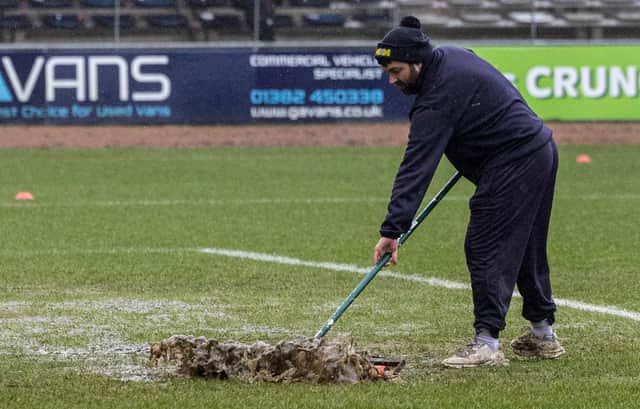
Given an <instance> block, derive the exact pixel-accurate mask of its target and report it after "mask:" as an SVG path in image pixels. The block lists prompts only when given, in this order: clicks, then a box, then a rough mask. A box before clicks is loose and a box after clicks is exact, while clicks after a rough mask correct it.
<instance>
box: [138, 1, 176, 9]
mask: <svg viewBox="0 0 640 409" xmlns="http://www.w3.org/2000/svg"><path fill="white" fill-rule="evenodd" d="M135 4H136V6H138V7H146V8H161V7H175V6H176V0H136V2H135Z"/></svg>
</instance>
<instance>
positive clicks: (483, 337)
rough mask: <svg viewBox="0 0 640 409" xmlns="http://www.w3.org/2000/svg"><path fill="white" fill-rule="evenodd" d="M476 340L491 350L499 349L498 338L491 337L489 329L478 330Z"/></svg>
mask: <svg viewBox="0 0 640 409" xmlns="http://www.w3.org/2000/svg"><path fill="white" fill-rule="evenodd" d="M476 341H477V342H478V343H480V344H487V345H488V346H489V348H491V350H492V351H497V350H498V349H500V340H499V339H498V338H494V337H492V336H491V334H490V333H489V331H486V330H480V332H478V334H477V335H476Z"/></svg>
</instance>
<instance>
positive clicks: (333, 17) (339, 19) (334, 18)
mask: <svg viewBox="0 0 640 409" xmlns="http://www.w3.org/2000/svg"><path fill="white" fill-rule="evenodd" d="M303 20H304V22H305V23H306V24H307V25H310V26H316V27H318V26H322V27H342V26H344V23H345V22H346V21H347V19H346V17H344V16H342V15H340V14H305V15H304V16H303Z"/></svg>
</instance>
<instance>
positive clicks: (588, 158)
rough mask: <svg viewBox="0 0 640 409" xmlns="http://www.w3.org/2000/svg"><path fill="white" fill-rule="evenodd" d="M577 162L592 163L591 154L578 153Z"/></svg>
mask: <svg viewBox="0 0 640 409" xmlns="http://www.w3.org/2000/svg"><path fill="white" fill-rule="evenodd" d="M576 162H578V163H591V156H589V155H585V154H582V155H578V156H576Z"/></svg>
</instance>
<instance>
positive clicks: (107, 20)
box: [91, 14, 136, 30]
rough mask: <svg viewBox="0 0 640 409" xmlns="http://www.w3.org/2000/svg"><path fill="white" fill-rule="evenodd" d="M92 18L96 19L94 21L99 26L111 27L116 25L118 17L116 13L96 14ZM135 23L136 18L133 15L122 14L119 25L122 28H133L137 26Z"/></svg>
mask: <svg viewBox="0 0 640 409" xmlns="http://www.w3.org/2000/svg"><path fill="white" fill-rule="evenodd" d="M91 18H92V20H93V21H94V23H96V25H97V26H100V27H103V28H109V29H111V28H114V27H115V23H116V17H115V16H114V15H104V14H97V15H95V16H92V17H91ZM135 24H136V20H135V18H134V17H133V16H132V15H130V14H120V26H119V27H120V29H121V30H129V29H132V28H133V27H135Z"/></svg>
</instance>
